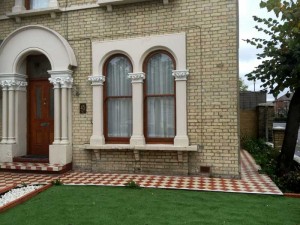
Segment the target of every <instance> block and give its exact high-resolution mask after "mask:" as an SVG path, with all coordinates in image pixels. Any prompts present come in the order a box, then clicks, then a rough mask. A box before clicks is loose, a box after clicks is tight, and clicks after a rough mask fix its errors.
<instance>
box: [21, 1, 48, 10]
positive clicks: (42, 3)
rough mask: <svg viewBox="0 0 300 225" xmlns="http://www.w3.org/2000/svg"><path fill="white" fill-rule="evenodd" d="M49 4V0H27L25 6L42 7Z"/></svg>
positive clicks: (31, 7)
mask: <svg viewBox="0 0 300 225" xmlns="http://www.w3.org/2000/svg"><path fill="white" fill-rule="evenodd" d="M48 6H49V0H26V1H25V8H26V9H27V10H29V9H42V8H47V7H48Z"/></svg>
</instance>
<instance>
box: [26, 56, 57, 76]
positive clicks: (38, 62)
mask: <svg viewBox="0 0 300 225" xmlns="http://www.w3.org/2000/svg"><path fill="white" fill-rule="evenodd" d="M48 70H51V64H50V62H49V60H48V58H47V57H46V56H44V55H38V56H29V58H28V62H27V71H28V76H29V79H40V78H44V79H47V78H49V74H48Z"/></svg>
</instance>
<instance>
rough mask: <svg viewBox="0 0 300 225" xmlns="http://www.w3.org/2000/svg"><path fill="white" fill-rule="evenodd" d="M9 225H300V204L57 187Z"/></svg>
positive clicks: (7, 219) (11, 215)
mask: <svg viewBox="0 0 300 225" xmlns="http://www.w3.org/2000/svg"><path fill="white" fill-rule="evenodd" d="M0 224H1V225H7V224H13V225H35V224H36V225H47V224H51V225H52V224H53V225H93V224H97V225H99V224H103V225H117V224H120V225H127V224H128V225H165V224H170V225H176V224H178V225H183V224H195V225H202V224H203V225H207V224H216V225H222V224H228V225H234V224H237V225H242V224H261V225H268V224H270V225H276V224H278V225H290V224H291V225H300V199H295V198H286V197H283V196H267V195H253V194H252V195H248V194H231V193H217V192H199V191H183V190H161V189H129V188H124V187H100V186H54V187H52V188H50V189H48V190H47V191H45V192H43V193H41V194H39V195H37V196H36V197H34V198H32V199H31V200H29V201H27V202H25V203H23V204H21V205H19V206H17V207H15V208H13V209H10V210H8V211H6V212H4V213H2V214H0Z"/></svg>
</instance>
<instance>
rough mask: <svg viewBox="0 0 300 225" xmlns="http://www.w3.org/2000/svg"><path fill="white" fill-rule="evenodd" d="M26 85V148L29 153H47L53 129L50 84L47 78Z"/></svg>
mask: <svg viewBox="0 0 300 225" xmlns="http://www.w3.org/2000/svg"><path fill="white" fill-rule="evenodd" d="M28 87H29V88H28V89H29V90H28V95H29V96H28V101H29V112H28V115H29V121H28V125H29V126H28V127H29V130H28V139H29V140H28V150H29V153H30V154H36V155H48V154H49V145H50V144H52V142H53V131H54V125H53V124H54V119H53V109H54V107H53V105H52V104H53V101H51V98H53V96H51V95H53V92H52V91H51V89H52V85H51V84H50V83H49V81H47V80H42V81H36V80H34V81H30V82H29V86H28ZM51 105H52V106H51Z"/></svg>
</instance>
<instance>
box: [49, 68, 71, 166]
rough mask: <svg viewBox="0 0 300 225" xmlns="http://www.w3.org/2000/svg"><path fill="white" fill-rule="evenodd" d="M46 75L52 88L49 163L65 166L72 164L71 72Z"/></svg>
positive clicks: (55, 72)
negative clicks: (51, 131)
mask: <svg viewBox="0 0 300 225" xmlns="http://www.w3.org/2000/svg"><path fill="white" fill-rule="evenodd" d="M48 73H49V74H50V75H51V78H49V81H50V83H52V84H53V86H54V142H53V144H52V145H50V146H49V162H50V164H62V165H66V164H68V163H70V162H72V145H71V139H70V137H71V136H72V131H71V130H70V126H71V123H72V120H71V118H72V117H71V115H72V112H70V111H71V105H72V102H71V101H72V98H71V97H70V94H71V88H72V86H73V78H72V73H73V71H71V70H62V71H55V70H50V71H48Z"/></svg>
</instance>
